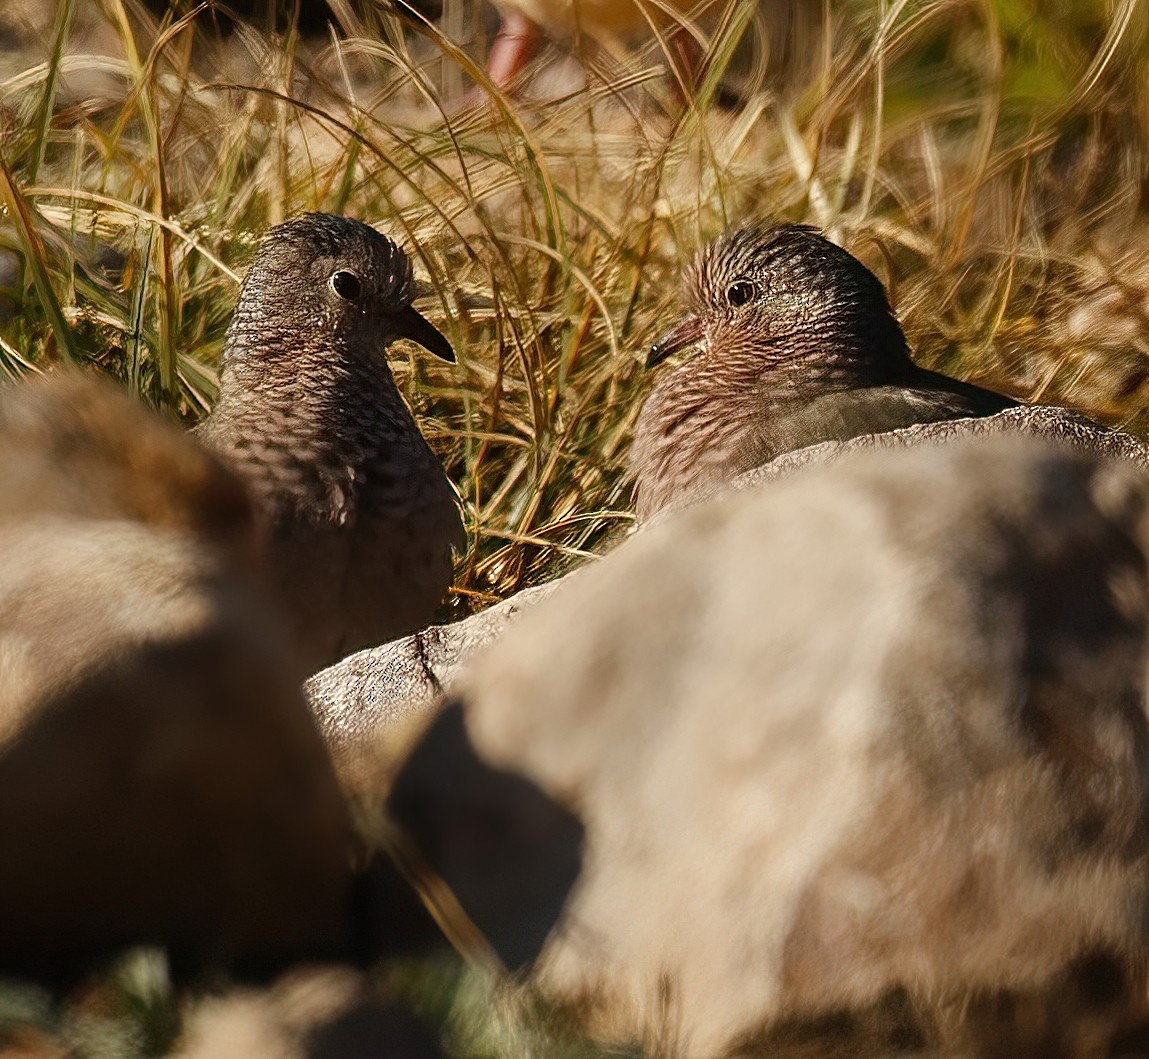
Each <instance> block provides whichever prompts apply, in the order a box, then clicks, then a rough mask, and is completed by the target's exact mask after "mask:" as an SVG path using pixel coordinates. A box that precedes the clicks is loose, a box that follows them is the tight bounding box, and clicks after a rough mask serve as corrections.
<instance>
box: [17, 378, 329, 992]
mask: <svg viewBox="0 0 1149 1059" xmlns="http://www.w3.org/2000/svg"><path fill="white" fill-rule="evenodd" d="M0 452H3V454H4V455H3V460H2V461H0V552H2V554H3V556H4V562H3V564H2V565H0V907H2V908H3V909H4V915H5V924H4V929H3V930H2V931H0V972H3V973H7V974H12V973H19V974H32V975H37V976H42V977H47V978H49V979H52V978H60V979H64V980H66V979H68V978H70V977H71V976H73V975H75V974H78V973H80V972H82V970H83V967H84V964H85V963H86V962H87V961H88V960H90V959H92V958H96V957H99V956H101V955H103V954H105V953H108V952H109V951H111V950H114V949H116V948H119V947H121V946H123V945H126V944H129V943H141V942H157V943H167V944H168V945H169V946H170V947H171V951H172V953H173V955H174V956H175V958H176V959H177V961H179V960H180V959H181V958H182V959H185V960H188V961H190V962H191V963H192V964H193V965H195V964H199V963H202V962H215V961H221V962H232V961H237V960H238V961H241V962H244V963H246V964H249V965H253V966H261V965H263V964H268V965H275V964H277V963H279V962H280V961H282V960H284V959H288V958H293V957H294V956H296V955H298V954H314V953H319V954H324V953H327V952H329V951H332V949H333V948H334V947H336V946H337V945H340V944H342V941H343V932H344V931H345V928H346V920H345V917H346V915H347V907H346V902H347V898H348V886H349V866H348V861H349V838H350V836H349V824H348V821H347V818H346V811H345V808H344V806H343V803H342V799H341V796H340V793H339V790H338V788H337V784H336V781H335V778H334V775H333V773H332V770H331V767H330V764H329V761H328V759H327V756H326V753H325V750H324V747H323V745H322V742H321V740H320V738H319V736H318V734H317V732H316V730H315V727H314V722H313V721H312V719H311V717H310V716H309V714H308V711H307V708H306V704H305V702H304V701H303V699H302V696H301V695H300V693H299V691H298V689H297V687H296V686H295V684H294V682H293V680H292V678H291V669H290V667H289V666H288V664H287V660H286V658H285V651H284V646H283V640H282V636H281V633H280V629H279V626H278V623H277V622H276V621H275V620H274V619H273V616H272V614H271V613H270V611H269V610H268V609H267V608H266V607H265V606H264V603H263V601H262V599H261V598H260V597H259V596H258V595H257V593H256V591H255V589H254V588H253V587H252V582H251V581H250V580H249V579H248V575H247V569H248V563H249V561H250V560H251V559H252V557H253V555H254V547H255V542H254V539H253V533H254V531H253V528H252V526H253V524H252V520H251V512H250V508H249V505H248V500H247V497H246V495H245V493H244V492H243V489H242V487H241V486H240V485H239V484H238V483H237V481H236V480H235V479H234V478H232V476H231V475H230V474H228V473H226V472H225V471H224V470H223V469H222V468H221V467H220V466H219V465H218V464H217V463H216V462H215V461H214V459H212V458H210V457H209V456H207V455H206V454H204V453H203V452H201V451H200V450H199V449H198V448H197V447H196V446H195V444H194V443H193V442H192V441H190V440H189V439H188V438H187V437H186V436H185V435H184V434H182V432H180V431H178V430H176V429H174V428H173V427H169V426H168V425H166V424H164V423H162V422H161V421H160V420H159V419H158V418H156V417H155V416H153V415H152V414H151V413H149V412H148V411H146V410H145V409H143V408H142V407H140V406H139V405H137V404H136V403H135V402H133V401H131V400H130V399H129V398H128V397H127V396H126V395H123V394H121V393H119V392H117V391H116V390H115V389H114V388H112V387H110V386H109V385H107V384H102V383H97V382H95V381H93V380H90V379H87V378H82V377H79V376H69V377H58V378H54V379H48V380H40V381H37V382H35V383H32V384H29V385H24V386H19V387H12V388H9V389H6V390H4V391H2V392H0Z"/></svg>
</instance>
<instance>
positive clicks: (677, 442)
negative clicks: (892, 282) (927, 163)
mask: <svg viewBox="0 0 1149 1059" xmlns="http://www.w3.org/2000/svg"><path fill="white" fill-rule="evenodd" d="M685 290H686V301H687V308H688V312H687V315H686V316H685V317H684V318H683V319H682V320H681V321H680V322H679V323H678V324H677V325H676V326H675V327H674V328H673V329H671V330H670V331H669V332H668V333H667V334H666V335H664V336H663V337H662V338H661V339H660V340H659V341H658V342H656V343H655V345H654V346H653V348H652V349H651V351H650V356H649V358H648V360H647V366H648V367H653V366H654V365H655V364H659V363H661V362H662V361H663V360H665V359H666V358H667V357H668V356H670V355H671V354H672V353H675V352H677V351H678V350H681V349H684V348H686V347H687V346H690V345H694V344H697V345H698V346H699V347H700V348H699V351H698V353H697V354H696V355H695V356H694V357H693V358H691V359H690V360H689V361H688V362H687V363H686V364H684V365H683V366H682V367H680V368H679V369H678V370H677V371H675V372H673V373H672V374H670V375H668V376H666V377H665V378H663V379H661V380H660V381H659V382H658V384H657V385H656V386H655V388H654V390H653V391H652V392H651V394H650V396H649V397H648V398H647V401H646V404H645V405H644V406H643V409H642V412H641V414H640V415H639V418H638V423H637V425H636V427H635V437H634V445H633V447H632V449H631V457H630V463H631V472H632V474H633V476H634V478H635V482H636V506H637V509H638V515H639V517H640V518H648V517H650V516H651V515H653V514H655V513H657V512H658V511H660V510H662V509H663V508H665V507H668V506H678V505H680V504H682V503H685V502H689V501H690V500H693V499H697V498H698V497H700V496H702V495H705V494H706V493H709V492H713V491H714V490H715V489H717V488H719V487H720V486H722V485H723V484H724V483H726V482H728V481H730V480H731V479H732V478H734V477H736V476H737V475H738V474H740V473H741V472H743V471H747V470H749V469H751V468H752V467H758V466H760V465H761V464H763V463H766V462H767V461H769V460H772V459H774V458H775V457H776V456H779V455H781V454H782V453H784V452H789V451H791V450H793V449H799V448H803V447H805V446H807V445H813V444H816V443H818V442H820V441H833V440H838V441H843V440H846V439H848V438H852V437H858V436H859V435H862V434H877V433H881V432H884V431H887V430H895V429H897V428H899V427H907V426H911V425H912V424H915V423H929V422H936V421H938V420H943V419H959V418H964V417H967V416H984V415H992V414H993V413H995V412H1000V411H1002V410H1003V409H1005V408H1009V407H1011V406H1013V405H1015V404H1016V403H1017V402H1015V401H1012V400H1011V399H1009V398H1008V397H1003V396H1001V395H1000V394H996V393H993V392H992V391H990V390H985V389H981V388H980V387H977V386H972V385H970V384H968V383H964V382H959V381H958V380H957V379H951V378H948V377H947V376H945V375H939V374H938V373H937V372H933V371H928V370H926V369H925V368H919V367H918V366H917V365H915V364H914V362H913V361H912V360H911V359H910V354H909V349H908V347H907V345H906V339H905V336H904V335H903V333H902V329H901V327H900V326H899V324H898V321H897V319H896V318H895V317H894V314H893V311H892V310H891V308H890V303H889V301H888V299H887V298H886V292H885V290H884V289H883V288H882V285H881V283H880V282H879V281H878V279H877V277H875V276H874V274H873V273H872V272H870V271H869V269H867V268H866V267H865V266H864V265H863V264H862V263H861V262H860V261H858V260H857V259H856V258H855V257H853V256H851V255H850V254H849V253H847V252H846V251H845V250H843V249H842V248H841V247H839V246H836V245H835V244H834V243H831V242H830V241H829V240H828V239H826V238H825V237H823V236H822V235H821V234H820V233H819V232H818V231H817V230H816V229H814V228H810V227H808V226H805V225H792V224H777V225H774V224H762V225H756V226H753V227H749V228H744V229H742V230H740V231H736V232H730V233H727V234H725V235H723V236H721V237H720V238H718V239H717V240H715V241H714V242H713V243H711V244H710V245H709V246H708V247H707V248H706V249H705V250H703V251H702V253H701V254H700V255H699V257H698V259H697V260H696V261H695V263H694V265H693V267H692V268H691V269H690V270H689V271H688V273H687V275H686V278H685Z"/></svg>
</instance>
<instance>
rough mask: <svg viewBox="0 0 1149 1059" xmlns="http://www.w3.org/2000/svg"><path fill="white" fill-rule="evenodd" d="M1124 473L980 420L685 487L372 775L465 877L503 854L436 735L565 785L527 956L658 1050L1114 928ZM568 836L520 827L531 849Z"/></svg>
mask: <svg viewBox="0 0 1149 1059" xmlns="http://www.w3.org/2000/svg"><path fill="white" fill-rule="evenodd" d="M1147 498H1149V490H1147V485H1146V478H1145V474H1144V472H1143V471H1141V470H1140V469H1134V468H1131V467H1129V466H1128V465H1124V466H1121V465H1117V464H1114V463H1107V462H1103V461H1099V460H1097V459H1094V458H1089V457H1083V456H1081V455H1072V454H1066V453H1065V452H1062V451H1058V450H1057V449H1055V448H1052V447H1050V446H1049V445H1047V444H1044V443H1042V442H1038V441H1034V440H1032V439H1004V438H1002V439H995V440H993V441H990V442H986V441H980V442H965V443H962V444H950V445H942V446H923V447H918V448H915V449H913V450H912V451H893V452H875V453H862V454H857V455H851V456H850V458H848V459H843V460H841V461H840V462H838V463H836V464H835V465H833V466H829V467H824V468H818V469H813V470H811V471H809V473H806V474H803V475H798V476H795V477H794V478H792V479H790V480H787V481H783V482H777V483H774V484H771V485H770V486H768V487H765V488H754V489H749V490H747V491H745V492H743V493H739V494H737V495H733V496H728V497H724V498H720V499H716V500H713V501H710V502H708V503H705V504H700V505H697V506H695V507H693V508H691V509H690V510H688V511H684V512H681V513H679V514H677V515H675V516H673V517H670V518H667V519H665V520H662V521H660V523H659V524H658V525H654V526H651V527H650V528H649V529H648V530H646V531H644V532H642V533H639V534H638V535H636V536H635V537H634V538H633V539H631V540H630V541H628V542H627V543H625V544H624V545H623V546H621V547H620V548H619V549H617V551H616V552H614V553H613V554H611V555H610V556H608V557H607V558H606V559H604V560H603V561H602V562H600V563H598V564H595V565H594V566H593V567H591V568H589V569H587V570H585V571H583V572H581V573H579V574H578V575H577V576H575V577H573V578H571V579H569V580H568V581H567V582H566V583H565V584H564V585H563V586H562V587H561V589H559V590H558V591H556V592H555V593H554V594H553V595H552V596H551V597H550V598H548V599H546V600H544V601H543V602H542V603H540V604H539V606H538V607H537V608H533V609H532V611H531V612H530V613H528V614H527V615H525V616H523V618H522V619H521V620H520V621H519V622H518V623H517V624H516V625H515V626H514V627H513V628H511V629H510V630H508V631H507V632H506V634H505V635H504V636H503V637H502V638H501V639H500V640H499V642H498V643H497V644H495V646H494V647H493V648H491V649H490V650H488V651H487V652H485V653H484V654H483V655H482V656H481V657H480V658H478V659H477V660H476V661H475V662H474V664H473V665H472V666H471V667H470V668H469V669H468V671H467V672H466V674H465V675H464V676H463V677H462V678H461V679H459V680H458V681H457V682H456V683H455V686H454V699H453V701H452V702H451V703H449V704H448V706H447V708H446V709H445V710H444V712H443V713H442V714H441V715H440V717H439V719H438V720H437V721H436V722H435V723H434V724H433V725H432V726H431V727H430V729H429V730H428V732H427V734H426V736H425V738H424V740H423V742H422V743H420V744H419V745H418V746H417V747H416V749H415V751H414V753H413V755H412V756H411V758H410V760H409V761H408V762H407V764H406V765H405V767H404V768H403V769H402V771H401V772H400V774H399V776H398V779H397V781H396V783H395V786H394V789H393V793H392V801H391V804H392V807H393V809H394V810H395V812H396V814H397V816H398V817H399V819H400V821H401V822H402V823H404V825H405V826H406V827H407V828H408V829H409V830H410V832H411V834H412V836H413V838H414V839H415V840H416V841H417V842H418V843H419V845H420V846H421V848H422V849H423V850H424V852H425V853H426V856H427V857H428V859H429V860H430V861H431V863H432V864H434V865H436V866H437V867H438V868H439V869H440V870H441V871H442V872H443V874H444V875H445V877H446V879H447V881H448V883H450V884H451V885H452V886H453V887H454V888H455V890H456V892H457V893H460V894H464V893H466V892H468V890H469V889H477V888H479V884H478V883H477V882H476V880H475V878H474V877H473V876H469V877H462V878H453V877H452V875H453V874H456V875H457V874H458V873H459V872H460V871H461V870H463V869H465V870H466V871H468V872H479V873H482V872H485V873H486V878H485V880H484V881H483V885H484V886H485V892H488V893H489V892H492V891H495V890H497V873H498V871H499V862H498V860H497V859H494V860H489V861H487V862H486V863H484V861H483V858H482V856H481V850H475V849H473V848H470V849H463V850H462V852H460V848H459V846H460V843H462V844H464V845H465V844H466V843H468V842H469V843H471V845H472V846H474V844H475V843H476V842H479V839H477V838H476V833H475V832H474V831H473V830H472V831H470V832H468V833H460V831H459V830H458V829H457V828H456V827H454V826H453V824H452V822H451V814H450V812H449V809H448V808H444V807H445V806H447V807H449V806H450V805H452V804H455V803H457V804H459V805H461V806H463V807H466V806H467V805H468V804H469V794H470V791H469V786H468V779H467V777H468V776H469V775H472V774H477V769H476V768H475V767H470V768H469V769H463V768H460V767H459V765H458V762H459V760H460V759H461V756H462V755H461V753H460V750H459V747H460V744H466V746H467V748H468V752H469V754H470V755H471V757H472V758H473V760H474V761H475V762H477V763H480V764H481V765H482V767H484V768H486V769H488V770H494V771H498V772H501V773H503V774H505V775H507V776H509V777H516V778H519V779H521V780H522V781H524V782H527V783H529V784H531V785H533V787H535V788H537V789H538V790H539V791H541V792H542V793H543V794H545V795H546V796H548V797H549V798H550V799H551V800H552V801H553V802H554V803H555V804H556V805H558V806H560V807H563V808H565V809H566V810H567V811H568V812H569V813H570V814H572V816H573V817H574V818H576V819H577V821H578V822H579V824H580V825H581V827H582V828H583V829H584V830H585V838H584V839H583V842H582V846H581V871H580V873H579V875H578V879H577V882H576V883H575V885H574V889H573V891H572V892H571V895H570V897H569V899H566V901H565V905H563V911H562V913H561V915H560V916H559V917H557V920H556V923H555V926H554V929H553V930H552V931H551V932H550V934H549V935H548V936H547V937H546V941H545V944H544V945H543V946H542V948H541V952H540V953H539V954H538V958H537V960H536V961H535V980H536V982H537V984H538V985H539V986H540V987H541V988H542V989H543V991H544V992H545V994H546V995H548V996H549V997H550V998H552V999H556V1000H558V1001H560V1002H565V1003H568V1004H569V1005H570V1006H571V1009H572V1010H573V1011H575V1012H577V1013H579V1014H580V1016H581V1017H582V1018H583V1019H585V1021H586V1023H587V1025H588V1026H589V1027H590V1028H592V1029H593V1030H594V1031H595V1032H596V1033H598V1034H601V1035H602V1036H605V1037H608V1038H611V1039H621V1040H640V1041H646V1042H648V1043H650V1042H652V1041H654V1042H658V1041H662V1042H667V1041H672V1042H675V1047H676V1048H677V1049H679V1050H678V1051H675V1053H674V1054H681V1055H684V1056H712V1055H718V1054H728V1052H731V1051H733V1052H735V1054H742V1052H739V1051H737V1049H739V1048H741V1047H743V1046H745V1048H746V1049H747V1050H751V1043H752V1042H754V1041H755V1040H759V1041H760V1040H762V1038H763V1035H767V1036H768V1035H769V1034H770V1033H772V1032H774V1031H775V1030H776V1029H777V1027H778V1026H779V1025H780V1024H782V1023H784V1022H787V1021H792V1020H795V1019H808V1018H816V1017H819V1016H822V1015H828V1014H831V1013H834V1012H839V1011H843V1010H845V1011H850V1010H859V1009H862V1008H865V1007H867V1006H868V1005H874V1004H879V1003H881V1002H883V1000H884V999H886V998H890V997H897V996H902V997H908V998H909V1003H910V1004H911V1006H912V1005H927V1004H929V1003H933V1002H934V1001H936V1000H937V999H938V998H942V997H949V998H955V997H956V998H958V999H957V1006H958V1007H959V1008H960V1007H962V1005H963V1003H964V1001H962V999H961V998H963V997H965V998H969V997H973V996H983V997H984V996H986V995H987V994H991V993H993V992H994V991H998V990H1019V991H1023V992H1024V991H1026V990H1040V989H1042V988H1043V987H1044V986H1046V985H1047V984H1048V983H1050V982H1051V981H1053V980H1054V979H1058V978H1059V976H1061V975H1062V973H1063V972H1064V971H1065V969H1066V968H1067V967H1069V966H1070V965H1073V964H1074V963H1075V961H1077V960H1079V959H1081V958H1082V957H1084V956H1087V955H1088V954H1090V953H1094V952H1097V951H1098V950H1101V951H1104V952H1107V953H1110V954H1113V955H1114V957H1115V958H1116V960H1117V961H1118V963H1120V962H1121V961H1122V960H1125V959H1132V960H1136V959H1137V958H1139V957H1141V956H1143V954H1144V943H1145V928H1144V915H1143V911H1142V910H1143V909H1144V907H1145V902H1146V899H1147V898H1149V871H1147V868H1149V864H1147V857H1146V854H1147V843H1146V837H1147V835H1146V819H1147V817H1146V810H1147V809H1149V754H1147V750H1149V744H1147V738H1146V723H1145V720H1146V718H1145V691H1146V688H1145V660H1146V611H1147V604H1149V580H1147V577H1146V546H1147V545H1149V532H1147V516H1146V506H1147ZM559 645H561V649H560V646H559ZM429 801H434V802H435V803H436V804H437V806H438V808H437V811H436V813H434V814H431V813H425V812H424V813H420V811H419V806H421V805H426V804H428V802H429ZM573 836H574V832H572V830H571V829H570V828H566V829H563V828H559V829H557V830H556V832H555V833H554V834H553V835H551V834H549V833H548V832H547V830H546V828H545V827H543V826H538V827H536V828H535V830H534V831H533V832H529V834H528V836H527V837H529V840H530V841H531V842H532V843H533V844H534V848H535V851H536V852H535V855H536V856H537V857H538V860H539V863H540V864H548V863H550V861H549V860H548V855H549V851H550V848H551V846H553V847H554V848H555V849H556V850H558V853H559V856H560V857H569V855H570V850H571V843H572V837H573ZM501 841H504V842H506V841H508V838H507V836H506V835H502V836H501ZM514 871H515V880H516V885H518V884H521V880H522V878H523V877H524V870H523V868H522V867H521V865H516V866H515V869H514ZM555 885H556V886H560V887H561V885H564V883H563V880H561V879H558V880H555ZM565 885H569V882H567V883H565ZM543 889H544V890H545V887H544V888H543ZM538 899H539V902H540V903H541V904H546V903H547V902H549V904H550V907H554V906H556V905H558V904H560V903H561V901H562V900H563V899H565V893H563V892H561V889H560V890H559V891H556V892H554V893H547V892H543V893H540V894H539V895H538ZM517 902H518V904H519V905H520V906H522V905H523V903H524V898H523V896H522V893H521V890H520V892H519V893H518V897H517ZM464 907H466V902H465V901H464ZM536 907H537V906H536ZM496 940H497V939H496ZM766 1054H773V1053H772V1052H770V1050H769V1048H767V1049H766ZM843 1054H847V1053H843ZM1018 1054H1021V1053H1020V1052H1019V1053H1018Z"/></svg>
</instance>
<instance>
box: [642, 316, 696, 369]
mask: <svg viewBox="0 0 1149 1059" xmlns="http://www.w3.org/2000/svg"><path fill="white" fill-rule="evenodd" d="M704 333H705V332H704V328H703V325H702V317H700V316H695V315H694V314H693V313H691V314H690V315H689V316H684V317H683V318H682V319H681V320H679V321H678V323H677V324H675V325H674V327H672V328H671V329H670V330H669V331H667V332H666V334H664V335H663V336H662V337H661V338H660V339H659V340H658V341H657V342H655V343H654V345H653V346H651V347H650V352H649V353H648V354H647V355H646V366H647V367H648V368H653V367H654V366H655V365H656V364H661V363H662V362H663V361H664V360H666V358H667V357H669V356H670V355H671V354H672V353H677V352H678V351H679V350H680V349H685V348H686V347H687V346H692V345H694V343H695V342H701V341H702V338H703V334H704Z"/></svg>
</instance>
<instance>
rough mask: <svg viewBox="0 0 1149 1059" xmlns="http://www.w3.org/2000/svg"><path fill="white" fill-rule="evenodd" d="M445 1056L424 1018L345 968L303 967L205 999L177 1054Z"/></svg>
mask: <svg viewBox="0 0 1149 1059" xmlns="http://www.w3.org/2000/svg"><path fill="white" fill-rule="evenodd" d="M224 1056H242V1057H243V1059H445V1057H444V1055H443V1052H442V1051H441V1050H440V1049H439V1047H438V1045H437V1044H436V1043H435V1042H434V1041H433V1040H432V1039H431V1037H430V1035H429V1034H428V1033H427V1031H426V1030H425V1029H424V1028H423V1027H422V1026H421V1025H420V1024H419V1022H418V1021H417V1020H416V1019H415V1018H414V1017H413V1016H412V1015H410V1014H408V1013H407V1012H405V1011H403V1010H401V1009H399V1008H397V1007H395V1006H394V1005H392V1004H387V1003H384V1002H383V1001H382V1000H381V999H380V998H379V997H378V996H377V995H376V993H375V992H374V991H373V990H372V988H371V986H370V983H369V981H368V980H367V979H366V977H365V976H364V975H362V974H361V973H359V972H357V971H355V970H354V969H352V968H350V967H346V966H332V967H322V968H305V969H299V970H296V971H293V972H291V973H290V974H287V975H285V976H284V977H283V978H281V979H280V980H279V981H278V982H276V983H275V984H274V985H273V986H272V987H270V988H268V989H264V990H255V989H244V990H237V991H235V992H233V993H229V994H228V995H226V996H222V997H217V998H213V999H210V1000H205V1001H202V1002H201V1003H200V1004H198V1005H197V1006H196V1007H195V1008H194V1009H193V1010H192V1012H191V1014H190V1016H189V1017H188V1019H187V1022H186V1025H185V1028H184V1033H183V1037H182V1040H181V1043H180V1045H179V1047H178V1048H177V1050H176V1052H175V1059H222V1057H224Z"/></svg>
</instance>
